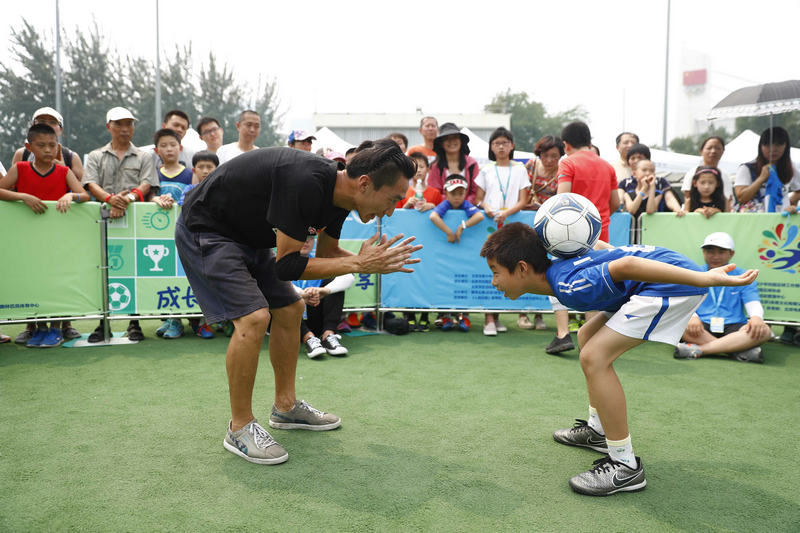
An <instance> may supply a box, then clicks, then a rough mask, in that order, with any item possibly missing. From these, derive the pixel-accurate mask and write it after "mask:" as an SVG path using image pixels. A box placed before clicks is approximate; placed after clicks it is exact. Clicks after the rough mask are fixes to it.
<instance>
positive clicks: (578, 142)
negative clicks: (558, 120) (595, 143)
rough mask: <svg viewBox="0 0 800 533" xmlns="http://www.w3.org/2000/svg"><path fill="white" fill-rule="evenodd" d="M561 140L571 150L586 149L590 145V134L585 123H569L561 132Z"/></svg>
mask: <svg viewBox="0 0 800 533" xmlns="http://www.w3.org/2000/svg"><path fill="white" fill-rule="evenodd" d="M561 140H562V141H564V142H565V143H569V144H570V145H571V146H572V147H573V148H576V149H577V148H588V147H589V146H591V144H592V132H591V131H589V126H587V125H586V123H585V122H581V121H579V120H578V121H575V122H570V123H569V124H567V125H566V126H564V129H563V130H561Z"/></svg>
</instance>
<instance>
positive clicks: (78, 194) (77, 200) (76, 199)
mask: <svg viewBox="0 0 800 533" xmlns="http://www.w3.org/2000/svg"><path fill="white" fill-rule="evenodd" d="M72 194H73V195H74V196H75V202H76V203H78V204H79V203H81V202H82V201H83V200H81V193H79V192H74V193H72Z"/></svg>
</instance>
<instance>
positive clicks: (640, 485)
mask: <svg viewBox="0 0 800 533" xmlns="http://www.w3.org/2000/svg"><path fill="white" fill-rule="evenodd" d="M569 486H570V488H571V489H572V490H573V491H575V492H577V493H578V494H585V495H586V496H611V495H612V494H616V493H618V492H638V491H640V490H644V488H645V487H646V486H647V480H646V479H645V480H642V482H641V483H637V484H636V485H630V486H626V487H620V488H618V489H616V490H612V491H609V492H591V491H588V490H584V489H583V487H578V486H575V485H573V484H572V481H570V483H569Z"/></svg>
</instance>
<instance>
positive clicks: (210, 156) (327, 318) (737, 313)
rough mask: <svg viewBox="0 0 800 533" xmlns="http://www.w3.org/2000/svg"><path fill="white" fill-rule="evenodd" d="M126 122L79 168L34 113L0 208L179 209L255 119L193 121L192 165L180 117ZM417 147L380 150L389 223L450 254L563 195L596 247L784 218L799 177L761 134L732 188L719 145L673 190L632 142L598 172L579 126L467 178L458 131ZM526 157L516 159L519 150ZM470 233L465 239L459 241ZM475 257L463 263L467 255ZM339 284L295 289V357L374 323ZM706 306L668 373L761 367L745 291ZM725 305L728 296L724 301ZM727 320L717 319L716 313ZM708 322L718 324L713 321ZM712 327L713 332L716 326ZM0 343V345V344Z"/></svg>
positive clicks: (711, 253) (759, 313) (775, 142)
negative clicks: (411, 170)
mask: <svg viewBox="0 0 800 533" xmlns="http://www.w3.org/2000/svg"><path fill="white" fill-rule="evenodd" d="M136 122H137V119H136V117H135V116H134V115H133V114H132V113H131V112H130V111H129V110H127V109H126V108H124V107H114V108H112V109H109V110H108V112H107V113H106V117H105V127H106V129H107V131H108V136H109V142H108V143H107V144H106V145H104V146H101V147H98V148H97V149H95V150H93V151H91V152H90V153H89V154H88V155H87V156H86V158H85V167H84V165H83V162H82V157H81V154H76V153H75V152H73V151H71V150H70V149H69V148H67V147H66V146H63V145H61V144H60V142H59V137H60V136H61V133H62V130H63V126H64V119H63V117H62V116H61V114H60V113H59V112H58V111H56V110H55V109H53V108H51V107H42V108H40V109H38V110H37V111H36V112H34V114H33V116H32V117H31V123H30V128H29V131H28V134H27V138H26V139H25V140H24V143H21V144H23V146H20V147H19V149H18V150H17V151H16V152H15V153H14V154H13V158H12V160H11V167H10V168H9V169H8V170H6V169H5V168H4V167H3V166H2V165H1V164H0V200H6V201H21V202H23V203H24V204H25V205H27V206H28V207H29V208H30V209H31V210H32V211H33V212H34V213H43V212H44V211H45V210H46V209H47V205H46V204H44V203H43V201H48V200H50V201H56V202H57V204H56V209H57V210H58V211H60V212H66V211H67V210H68V209H69V207H70V205H71V203H72V202H76V203H78V202H85V201H90V200H95V201H98V202H103V203H105V204H107V206H108V210H109V216H110V217H111V218H120V217H122V216H124V215H125V213H126V210H127V209H128V208H129V207H130V205H131V204H132V203H135V202H155V203H157V204H158V205H159V206H160V207H161V208H163V209H172V208H173V206H174V205H175V204H178V205H182V203H183V201H184V199H185V198H186V195H187V194H188V193H190V191H191V190H192V189H193V187H194V186H195V185H197V184H198V183H200V182H202V181H203V180H204V179H205V178H206V177H207V176H208V175H209V174H211V173H212V172H213V171H214V169H215V168H216V167H217V166H219V165H221V164H225V163H226V162H227V161H230V160H231V159H233V158H235V157H237V156H239V155H241V154H243V153H245V152H249V151H251V150H257V149H259V147H258V146H255V144H254V142H255V140H256V138H258V135H259V132H260V128H261V117H260V116H259V114H258V113H257V112H255V111H252V110H244V111H242V112H241V114H240V115H239V119H238V121H237V122H236V130H237V131H236V140H235V141H233V142H230V143H227V144H225V143H224V131H223V129H222V126H221V124H220V122H219V120H217V119H216V118H214V117H202V118H200V119H199V120H198V121H197V122H196V124H195V125H194V129H195V130H196V131H197V133H198V135H199V137H200V139H201V140H202V141H204V142H205V144H206V149H205V150H202V151H198V152H193V151H192V150H190V149H189V148H188V147H186V146H184V145H183V144H182V142H183V139H184V136H185V135H186V133H187V131H188V130H189V129H190V128H191V126H192V123H191V118H190V117H189V116H188V115H187V114H186V113H185V112H183V111H181V110H171V111H169V112H167V113H166V115H165V116H164V119H163V122H162V124H161V127H160V128H159V129H158V131H156V132H155V134H154V136H153V144H152V145H151V146H147V147H137V146H134V145H133V143H132V142H131V140H132V138H133V133H134V130H135V128H136ZM419 133H420V135H421V137H422V139H423V143H422V144H419V145H416V146H411V147H409V146H408V145H409V142H408V138H407V137H406V136H405V135H403V134H402V133H392V134H390V135H389V136H388V137H389V138H391V139H392V140H394V141H395V142H396V143H397V144H398V145H399V146H400V147H401V148H402V149H403V150H404V151H405V152H406V153H407V155H408V156H409V157H411V158H412V159H413V160H414V162H415V163H416V168H417V173H416V175H415V176H414V178H413V179H412V180H411V184H410V187H409V189H408V192H407V194H406V196H405V198H404V199H403V200H401V201H400V202H398V203H397V206H396V208H397V209H416V210H418V211H419V212H422V213H425V214H426V216H428V217H429V218H430V221H431V223H432V224H433V225H435V227H436V228H438V229H439V230H441V232H442V238H443V239H446V240H447V242H449V243H452V244H453V245H454V246H458V245H459V243H460V241H461V236H462V235H463V234H464V232H469V231H470V228H471V227H472V226H474V225H476V224H478V223H479V222H480V221H481V220H483V219H488V220H491V221H493V222H494V224H495V225H496V226H497V227H501V226H502V225H503V223H504V222H505V220H506V218H507V217H509V216H510V215H513V214H514V213H517V212H519V211H522V210H536V209H538V208H539V206H540V205H541V204H542V203H543V202H545V201H546V200H547V199H548V198H550V197H551V196H553V195H555V194H557V193H562V192H574V193H578V194H581V195H583V196H585V197H587V198H588V199H589V200H590V201H592V202H593V203H594V204H595V206H597V208H598V211H599V212H600V215H601V219H602V233H601V239H603V240H608V225H609V218H610V215H611V214H612V213H614V212H617V211H626V212H629V213H631V215H633V216H634V217H635V218H636V217H638V216H639V215H640V214H644V213H647V214H650V213H656V212H672V213H674V214H675V216H677V217H682V216H684V215H685V214H686V213H699V214H701V215H702V216H704V217H706V218H710V217H713V216H714V215H716V214H717V213H724V212H741V213H754V212H756V213H767V212H783V213H786V214H794V213H796V211H797V203H798V200H800V166H798V165H797V164H796V163H795V162H792V160H791V155H790V147H791V140H790V138H789V135H788V133H787V132H786V130H785V129H783V128H781V127H773V128H770V129H767V130H765V131H764V132H763V133H762V134H761V137H760V140H759V143H758V146H754V147H753V151H754V153H755V157H754V159H753V160H751V161H748V162H743V164H742V165H741V166H740V167H739V170H738V171H737V173H736V175H735V176H730V175H727V174H726V173H725V172H723V171H722V170H720V169H719V167H718V165H719V161H720V158H721V157H722V155H723V152H724V150H725V140H724V139H722V138H721V137H718V136H711V137H708V138H707V139H704V140H703V141H702V143H701V144H700V146H699V147H698V149H699V154H700V156H701V158H702V162H701V164H698V165H697V166H696V167H695V168H693V169H690V170H689V171H688V172H687V173H686V175H685V176H684V177H683V180H682V181H681V183H680V184H679V186H678V187H675V188H674V187H673V185H672V184H671V183H670V182H669V181H667V180H666V179H665V178H664V177H659V176H656V172H655V165H654V163H653V161H652V160H651V154H650V149H649V148H648V147H647V146H646V145H644V144H642V143H640V140H639V137H638V136H637V135H636V134H635V133H632V132H622V133H620V134H619V135H618V136H617V138H616V149H617V152H618V157H616V156H615V157H614V160H613V162H612V163H609V162H607V161H605V160H604V159H602V158H601V157H600V155H599V151H598V150H597V148H596V147H595V146H594V145H593V143H592V136H591V132H590V130H589V127H588V126H587V125H586V124H585V123H582V122H573V123H571V124H568V125H566V126H565V127H564V128H563V130H562V131H561V132H552V133H551V134H549V135H545V136H543V137H542V138H541V139H539V140H538V142H536V144H535V146H533V147H531V148H532V149H533V153H534V154H535V157H534V158H533V159H530V160H528V161H526V162H520V161H517V160H515V159H514V151H515V149H516V148H518V147H517V146H516V145H515V142H514V135H513V134H512V132H511V131H509V130H508V129H506V128H503V127H499V128H497V129H496V130H495V131H494V132H493V133H492V134H491V136H490V138H489V151H488V154H486V155H487V156H488V159H489V163H488V164H486V165H484V166H483V167H481V166H480V165H479V164H478V162H477V161H476V159H475V158H473V157H472V156H471V155H470V146H469V137H468V136H467V135H464V134H463V133H461V131H460V128H459V127H458V126H457V125H456V124H454V123H452V122H447V123H444V124H441V125H440V124H439V123H438V121H437V119H436V118H435V117H432V116H426V117H423V118H422V119H421V120H420V125H419ZM314 140H315V137H314V135H313V134H312V133H309V132H306V131H302V130H294V131H292V132H291V133H290V134H289V137H288V146H289V147H290V148H292V149H297V150H305V151H311V147H312V142H313V141H314ZM526 148H527V147H526ZM352 151H353V150H351V151H348V153H346V154H340V153H337V152H334V151H331V150H329V149H328V150H326V149H324V148H323V149H321V150H320V151H319V152H318V153H319V154H320V155H321V156H323V157H327V158H328V159H330V160H332V161H335V162H336V163H337V164H339V165H346V164H347V161H348V160H349V159H350V157H352ZM451 209H455V210H463V211H464V212H465V214H466V217H465V220H464V221H463V222H460V223H459V225H457V226H456V227H449V226H448V225H447V223H446V222H445V217H444V215H445V213H446V212H447V211H449V210H451ZM473 231H474V230H473ZM314 238H315V235H313V234H309V236H308V242H307V244H308V246H307V248H305V249H304V252H303V253H304V254H306V255H308V254H313V247H314ZM702 249H703V254H704V257H705V259H706V263H707V264H706V268H715V267H717V266H720V265H723V264H727V262H728V261H729V260H730V259H731V257H732V256H733V253H734V249H735V246H734V242H733V239H732V238H731V237H730V236H729V235H727V234H724V233H723V234H712V235H709V236H708V238H706V240H705V241H704V243H703V246H702ZM476 254H477V250H476ZM352 284H353V277H352V276H349V277H343V278H342V279H339V278H336V279H331V280H317V281H316V282H309V281H304V282H298V283H297V291H298V294H300V295H301V296H302V297H303V299H304V300H305V302H306V305H307V309H308V313H307V319H306V320H305V321H304V323H303V328H302V341H303V342H304V343H305V347H306V351H307V354H308V356H309V357H311V358H316V357H318V356H319V355H321V354H323V353H328V354H330V355H345V354H347V349H346V348H345V347H343V346H342V345H341V343H340V342H339V341H340V340H341V336H340V335H339V333H340V332H342V331H347V330H348V329H349V328H351V327H354V326H357V325H360V324H361V322H362V321H363V323H364V324H365V325H370V324H371V323H374V317H373V316H370V315H369V314H366V315H363V316H362V317H357V316H354V315H351V316H348V317H345V316H343V314H342V308H343V303H344V293H343V291H344V290H345V289H346V288H347V287H349V286H350V285H352ZM719 292H720V294H718V295H717V294H713V295H712V296H713V298H711V296H710V298H711V300H707V301H706V304H708V305H705V304H704V307H703V308H701V309H700V310H698V313H699V314H696V315H695V317H694V318H693V319H692V321H691V322H690V324H689V327H688V328H687V332H686V335H685V336H684V340H685V341H686V343H684V344H681V345H680V346H679V347H678V349H676V353H675V356H676V357H678V358H681V359H696V358H698V357H701V356H703V355H709V354H716V353H729V354H731V355H733V356H734V358H736V359H738V360H741V361H755V362H761V361H763V355H762V354H761V352H760V348H759V346H760V345H761V344H763V343H764V342H766V341H767V340H769V338H770V336H771V335H770V333H769V332H768V329H769V328H768V326H765V324H764V322H763V308H762V307H761V306H760V304H759V303H758V292H757V290H756V289H755V286H753V287H751V288H750V289H749V290H746V291H741V293H738V294H737V298H738V299H732V298H728V299H726V300H725V305H723V304H722V302H723V300H722V298H723V294H722V291H719ZM729 296H730V295H729ZM551 301H552V303H553V308H554V311H555V318H556V334H555V337H554V339H553V341H552V342H551V343H550V345H549V346H548V347H547V349H546V351H547V352H548V353H551V354H557V353H560V352H562V351H567V350H572V349H574V347H575V345H574V342H573V340H572V337H571V332H572V331H575V330H576V329H577V327H579V326H580V323H581V321H580V320H579V318H577V317H576V318H575V319H574V320H573V321H572V322H570V321H569V315H568V313H569V310H568V309H566V308H564V307H563V306H561V305H560V304H558V302H557V301H555V300H551ZM726 306H727V307H726ZM721 308H722V310H721ZM404 318H405V320H406V321H407V323H408V329H409V330H410V331H416V332H425V331H429V330H430V328H431V326H432V325H433V327H440V328H441V329H442V330H445V331H447V330H451V329H452V330H461V331H464V332H466V331H469V330H470V327H471V323H470V320H469V315H468V314H467V313H466V312H463V313H453V314H444V313H443V314H440V315H438V316H437V317H436V318H435V320H434V321H433V324H431V322H430V319H429V316H428V314H427V313H423V314H422V315H420V316H419V318H417V316H415V315H414V314H413V313H407V314H405V315H404ZM720 321H721V322H720ZM189 325H190V327H191V329H192V331H193V332H194V333H195V334H196V335H198V336H199V337H202V338H211V337H213V336H214V332H215V330H216V331H217V332H223V333H226V334H228V335H230V333H231V332H232V328H233V326H232V324H230V323H227V324H208V323H206V321H205V320H203V319H192V320H190V321H189ZM517 326H518V327H519V328H521V329H547V324H546V323H545V322H544V321H543V320H542V317H541V315H539V314H536V315H535V316H534V319H533V321H531V320H530V319H529V318H528V316H527V314H525V313H521V314H519V315H518V318H517ZM105 327H106V325H105V324H103V322H102V321H101V323H100V324H99V325H97V327H96V328H95V329H94V331H93V332H92V333H91V334H90V335H89V338H88V340H89V342H101V341H103V340H104V330H105ZM507 329H508V328H507V327H506V326H504V325H503V324H502V323H501V321H500V316H498V314H496V313H488V314H486V316H485V319H484V326H483V334H484V335H486V336H496V335H497V334H498V333H502V332H504V331H507ZM184 331H185V330H184V326H183V323H182V321H181V320H180V319H177V318H168V319H166V320H164V322H163V323H162V324H161V326H160V327H159V328H158V329H157V331H156V334H157V335H158V336H160V337H163V338H166V339H174V338H177V337H180V336H182V335H183V334H184ZM126 334H127V336H128V338H129V339H130V340H133V341H139V340H143V339H144V334H143V333H142V329H141V326H140V324H139V322H138V321H137V320H131V321H130V322H129V324H128V326H127V333H126ZM80 336H81V333H80V332H78V331H77V330H76V329H75V328H74V327H73V325H72V324H71V323H70V322H69V321H52V322H50V323H49V325H48V324H47V323H46V322H38V323H35V322H31V323H29V324H28V325H27V327H26V329H25V330H24V331H23V332H22V333H20V334H19V335H18V336H17V337H16V339H15V342H17V343H20V344H25V345H27V346H29V347H37V348H46V347H54V346H59V345H61V344H62V343H63V342H64V341H65V340H69V339H74V338H77V337H80ZM10 340H11V339H10V338H9V337H7V336H4V335H0V342H8V341H10ZM781 340H782V341H784V342H787V343H794V344H800V335H798V334H797V332H796V331H795V330H794V328H792V327H790V326H787V327H786V328H785V330H784V332H783V335H781Z"/></svg>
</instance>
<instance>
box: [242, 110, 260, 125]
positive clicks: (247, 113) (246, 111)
mask: <svg viewBox="0 0 800 533" xmlns="http://www.w3.org/2000/svg"><path fill="white" fill-rule="evenodd" d="M245 115H255V116H257V117H258V118H261V115H259V114H258V111H253V110H252V109H245V110H244V111H242V112H241V113H239V122H241V121H243V120H244V116H245Z"/></svg>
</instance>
